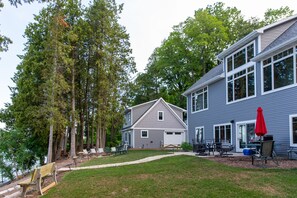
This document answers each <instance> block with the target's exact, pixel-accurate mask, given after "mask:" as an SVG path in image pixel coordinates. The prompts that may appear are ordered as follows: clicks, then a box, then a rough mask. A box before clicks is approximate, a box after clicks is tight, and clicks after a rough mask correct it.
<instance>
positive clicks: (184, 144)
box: [181, 142, 193, 151]
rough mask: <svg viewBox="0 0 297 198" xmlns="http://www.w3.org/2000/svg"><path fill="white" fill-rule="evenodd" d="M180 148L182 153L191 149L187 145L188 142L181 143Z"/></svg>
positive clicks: (189, 145) (190, 146)
mask: <svg viewBox="0 0 297 198" xmlns="http://www.w3.org/2000/svg"><path fill="white" fill-rule="evenodd" d="M181 148H182V149H183V150H184V151H190V150H192V149H193V146H192V145H191V144H190V143H188V142H183V143H182V144H181Z"/></svg>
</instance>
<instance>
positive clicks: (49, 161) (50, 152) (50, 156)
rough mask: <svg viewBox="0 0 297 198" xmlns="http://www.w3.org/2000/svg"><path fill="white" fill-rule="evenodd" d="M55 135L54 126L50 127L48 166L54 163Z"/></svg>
mask: <svg viewBox="0 0 297 198" xmlns="http://www.w3.org/2000/svg"><path fill="white" fill-rule="evenodd" d="M53 134H54V125H53V124H51V125H50V134H49V140H48V150H47V164H49V163H51V162H52V154H53Z"/></svg>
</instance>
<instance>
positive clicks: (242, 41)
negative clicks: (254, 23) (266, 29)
mask: <svg viewBox="0 0 297 198" xmlns="http://www.w3.org/2000/svg"><path fill="white" fill-rule="evenodd" d="M259 34H260V32H258V31H257V30H256V31H252V32H251V33H249V34H248V35H246V36H245V37H243V38H242V39H240V40H239V41H237V42H236V43H234V44H233V45H231V46H230V47H228V48H227V49H225V50H224V51H222V52H221V53H219V54H218V55H217V58H218V59H219V60H223V59H224V57H225V56H227V55H229V54H231V53H232V52H233V51H235V50H237V49H238V48H240V47H242V46H243V45H245V44H246V43H249V42H250V41H252V40H254V39H255V38H256V37H257V36H258V35H259Z"/></svg>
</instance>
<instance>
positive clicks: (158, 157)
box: [58, 152, 195, 172]
mask: <svg viewBox="0 0 297 198" xmlns="http://www.w3.org/2000/svg"><path fill="white" fill-rule="evenodd" d="M178 155H190V156H195V153H192V152H176V153H173V154H167V155H156V156H152V157H147V158H143V159H140V160H135V161H129V162H121V163H115V164H102V165H94V166H85V167H74V168H71V167H69V168H66V167H63V168H60V169H58V172H61V171H74V170H85V169H99V168H108V167H117V166H126V165H132V164H141V163H145V162H151V161H154V160H159V159H162V158H165V157H172V156H178Z"/></svg>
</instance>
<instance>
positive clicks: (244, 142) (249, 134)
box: [236, 121, 257, 152]
mask: <svg viewBox="0 0 297 198" xmlns="http://www.w3.org/2000/svg"><path fill="white" fill-rule="evenodd" d="M236 125H237V128H236V131H237V133H236V135H237V138H236V139H237V142H236V151H237V152H242V150H243V149H244V148H250V147H252V143H253V142H254V141H256V139H257V137H256V134H255V121H247V122H238V123H236Z"/></svg>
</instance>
